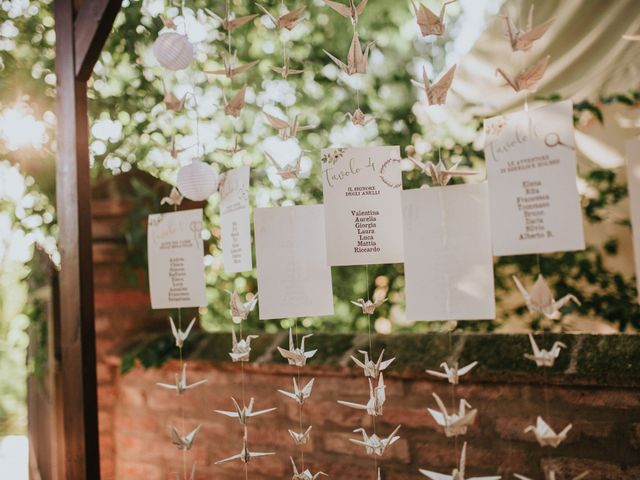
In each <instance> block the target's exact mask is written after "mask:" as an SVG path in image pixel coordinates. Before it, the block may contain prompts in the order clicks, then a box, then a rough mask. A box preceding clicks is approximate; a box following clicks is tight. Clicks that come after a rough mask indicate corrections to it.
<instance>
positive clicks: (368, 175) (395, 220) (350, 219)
mask: <svg viewBox="0 0 640 480" xmlns="http://www.w3.org/2000/svg"><path fill="white" fill-rule="evenodd" d="M321 159H322V187H323V188H322V190H323V193H324V205H325V219H326V226H327V227H326V228H327V259H328V261H329V265H366V264H380V263H400V262H402V261H403V260H404V254H403V250H402V212H401V200H400V193H401V192H402V172H401V170H400V164H401V159H400V147H366V148H330V149H324V150H322V157H321Z"/></svg>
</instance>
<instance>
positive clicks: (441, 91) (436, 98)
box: [411, 65, 457, 105]
mask: <svg viewBox="0 0 640 480" xmlns="http://www.w3.org/2000/svg"><path fill="white" fill-rule="evenodd" d="M456 67H457V65H454V66H453V67H451V68H450V69H449V70H448V71H447V73H445V74H444V75H443V76H442V78H440V80H438V81H437V82H436V83H434V84H433V85H432V84H431V82H430V81H429V76H428V75H427V69H426V68H425V67H423V68H422V82H416V81H415V80H413V79H412V80H411V83H413V84H414V85H415V86H416V87H418V88H421V89H423V90H424V92H425V93H426V95H427V101H428V102H429V105H444V104H445V103H446V101H447V93H449V88H451V83H452V82H453V76H454V75H455V73H456Z"/></svg>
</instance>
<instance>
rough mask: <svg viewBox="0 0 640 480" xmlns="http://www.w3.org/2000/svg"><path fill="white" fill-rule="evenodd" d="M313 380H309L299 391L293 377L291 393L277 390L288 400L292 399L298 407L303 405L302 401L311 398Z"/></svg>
mask: <svg viewBox="0 0 640 480" xmlns="http://www.w3.org/2000/svg"><path fill="white" fill-rule="evenodd" d="M314 381H315V378H312V379H311V380H309V382H308V383H307V384H306V385H305V386H304V388H302V389H300V388H299V387H298V382H296V379H295V377H293V392H287V391H286V390H278V392H280V393H281V394H282V395H286V396H287V397H289V398H292V399H294V400H295V401H296V402H298V403H299V404H300V405H302V404H303V403H304V401H305V400H306V399H307V398H309V397H310V396H311V389H312V388H313V382H314Z"/></svg>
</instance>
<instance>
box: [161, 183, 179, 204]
mask: <svg viewBox="0 0 640 480" xmlns="http://www.w3.org/2000/svg"><path fill="white" fill-rule="evenodd" d="M183 199H184V197H183V196H182V194H181V193H180V192H179V191H178V189H177V188H176V187H173V188H172V189H171V193H169V196H168V197H162V200H160V205H164V204H165V203H166V204H167V205H171V206H172V207H177V206H179V205H180V204H181V203H182V200H183Z"/></svg>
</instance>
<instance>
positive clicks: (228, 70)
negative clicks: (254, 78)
mask: <svg viewBox="0 0 640 480" xmlns="http://www.w3.org/2000/svg"><path fill="white" fill-rule="evenodd" d="M221 55H222V62H223V64H224V68H223V69H218V70H205V71H204V73H208V74H209V75H224V76H225V77H227V78H231V79H232V78H233V77H235V76H236V75H239V74H241V73H243V72H246V71H247V70H249V69H250V68H251V67H253V66H255V65H256V64H257V63H258V60H254V61H253V62H249V63H245V64H244V65H240V66H238V67H236V66H235V65H236V64H237V63H238V52H237V51H236V52H233V55H231V56H230V57H229V55H228V54H227V52H225V51H222V53H221Z"/></svg>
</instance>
